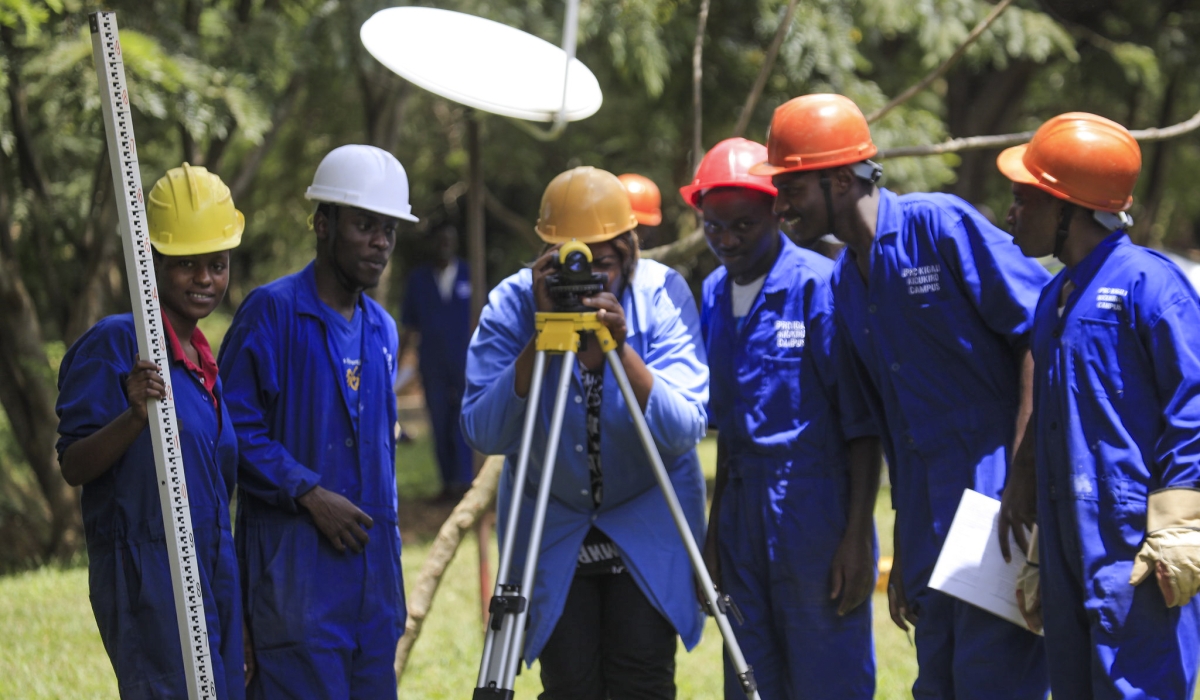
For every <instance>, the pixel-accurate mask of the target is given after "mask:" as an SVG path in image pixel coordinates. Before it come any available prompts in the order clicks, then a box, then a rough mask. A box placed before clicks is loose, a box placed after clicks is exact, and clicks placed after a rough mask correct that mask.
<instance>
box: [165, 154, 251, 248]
mask: <svg viewBox="0 0 1200 700" xmlns="http://www.w3.org/2000/svg"><path fill="white" fill-rule="evenodd" d="M146 223H147V225H148V227H149V229H150V244H151V245H153V246H154V249H155V250H157V251H158V252H159V253H161V254H163V255H172V256H180V255H205V254H207V253H216V252H219V251H222V250H229V249H230V248H236V247H237V246H238V244H239V243H241V242H242V231H243V230H245V228H246V219H245V217H244V216H242V212H240V211H238V210H237V209H236V208H234V206H233V196H232V195H231V194H230V192H229V187H227V186H226V185H225V183H224V182H223V181H222V180H221V178H220V177H219V176H217V175H216V174H214V173H210V172H208V170H207V169H205V168H203V167H201V166H198V165H189V164H188V163H184V164H183V165H181V166H180V167H178V168H171V169H170V170H168V171H167V173H166V175H163V176H162V177H161V178H159V180H158V182H156V183H154V187H153V188H152V189H151V190H150V194H149V195H147V196H146Z"/></svg>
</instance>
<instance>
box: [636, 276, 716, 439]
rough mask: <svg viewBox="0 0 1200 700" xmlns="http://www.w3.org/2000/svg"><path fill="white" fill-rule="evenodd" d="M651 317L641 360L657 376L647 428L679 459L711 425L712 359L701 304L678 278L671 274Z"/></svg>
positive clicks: (658, 296) (649, 402)
mask: <svg viewBox="0 0 1200 700" xmlns="http://www.w3.org/2000/svg"><path fill="white" fill-rule="evenodd" d="M651 314H652V324H651V333H652V336H651V337H650V338H649V340H648V342H647V343H646V351H645V355H643V357H642V361H643V362H645V363H646V367H647V368H648V369H649V370H650V373H651V374H653V375H654V384H653V385H652V386H651V388H650V398H649V400H648V401H647V402H646V411H645V416H646V423H647V425H648V426H649V427H650V433H651V435H652V436H653V437H654V442H655V443H656V444H657V445H658V449H659V451H660V452H662V453H663V455H664V456H666V455H670V456H675V455H680V454H683V453H684V452H687V451H688V450H690V449H692V448H694V447H695V446H696V443H698V442H700V438H702V437H704V432H705V429H706V427H707V424H708V415H707V412H706V411H705V408H704V407H705V405H706V404H707V403H708V354H707V353H706V352H705V351H704V343H703V341H702V339H701V336H700V315H699V314H698V313H697V311H696V302H695V300H694V299H693V298H692V292H691V290H690V289H688V286H687V283H686V282H684V281H683V277H681V276H680V275H679V273H677V272H675V271H674V270H669V271H667V276H666V280H665V281H664V284H663V287H662V288H661V289H659V290H658V291H657V292H656V293H655V295H654V308H653V309H652V310H651Z"/></svg>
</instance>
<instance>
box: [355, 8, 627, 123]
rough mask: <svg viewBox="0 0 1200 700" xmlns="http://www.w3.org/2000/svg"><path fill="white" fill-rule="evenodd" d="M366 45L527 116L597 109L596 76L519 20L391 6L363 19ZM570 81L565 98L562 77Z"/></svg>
mask: <svg viewBox="0 0 1200 700" xmlns="http://www.w3.org/2000/svg"><path fill="white" fill-rule="evenodd" d="M360 36H361V38H362V42H363V45H364V46H366V47H367V51H370V52H371V55H372V56H374V57H375V58H376V59H377V60H378V61H379V62H380V63H382V64H383V65H385V66H387V67H388V68H389V69H391V70H392V71H393V72H394V73H396V74H398V75H400V76H401V77H402V78H404V79H406V80H408V81H409V82H412V83H414V84H415V85H418V86H420V87H422V88H425V89H426V90H428V91H430V92H432V93H435V94H437V95H441V96H442V97H445V98H447V99H450V100H454V101H455V102H459V103H461V104H464V105H467V106H469V107H474V108H476V109H480V110H483V111H485V112H491V113H493V114H500V115H503V116H506V117H515V118H517V119H526V120H529V121H540V122H553V121H555V120H556V119H558V118H559V115H560V112H561V114H562V117H561V119H562V120H563V121H577V120H579V119H584V118H586V117H590V116H592V115H593V114H595V113H596V111H597V110H599V109H600V104H601V102H603V96H602V95H601V93H600V84H599V83H598V82H597V81H596V76H594V75H592V72H591V71H590V70H588V68H587V66H585V65H583V63H581V62H580V61H579V60H577V59H575V58H573V57H572V58H571V59H570V64H569V65H570V73H569V75H564V71H565V69H566V67H567V65H568V63H567V53H566V52H565V51H563V49H561V48H559V47H557V46H555V45H554V44H551V43H549V42H547V41H543V40H542V39H539V38H537V37H536V36H533V35H532V34H528V33H526V32H523V31H521V30H519V29H516V28H514V27H510V26H508V25H505V24H500V23H499V22H493V21H491V20H489V19H484V18H482V17H475V16H474V15H467V14H463V13H461V12H451V11H449V10H438V9H435V8H431V7H393V8H390V9H386V10H380V11H379V12H376V13H375V14H374V15H373V16H372V17H371V18H370V19H368V20H367V21H366V22H365V23H364V24H363V26H362V30H361V32H360ZM564 83H566V100H565V102H564V99H563V85H564Z"/></svg>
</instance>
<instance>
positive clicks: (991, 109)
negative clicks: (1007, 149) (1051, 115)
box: [946, 61, 1037, 203]
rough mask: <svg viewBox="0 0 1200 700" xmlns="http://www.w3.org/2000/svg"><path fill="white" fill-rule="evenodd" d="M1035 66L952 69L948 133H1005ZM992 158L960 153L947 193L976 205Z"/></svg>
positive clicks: (990, 153)
mask: <svg viewBox="0 0 1200 700" xmlns="http://www.w3.org/2000/svg"><path fill="white" fill-rule="evenodd" d="M1036 67H1037V66H1036V65H1035V64H1034V63H1032V62H1030V61H1013V62H1011V63H1010V64H1009V65H1008V67H1007V68H1005V69H1004V70H1000V71H994V72H988V73H985V74H978V73H973V72H971V71H970V70H968V69H967V68H966V67H965V66H959V67H958V69H956V70H952V71H951V72H950V74H949V75H948V76H947V82H948V86H949V90H948V93H947V95H946V107H947V110H946V111H947V119H946V122H947V125H948V126H949V127H950V134H951V135H952V136H954V137H956V138H957V137H963V136H978V135H980V134H1000V133H1004V132H1005V131H1007V128H1006V127H1008V126H1009V125H1010V124H1012V122H1013V117H1014V116H1015V114H1016V111H1017V109H1018V108H1019V107H1020V104H1021V97H1022V96H1023V95H1024V94H1025V89H1026V87H1027V86H1028V85H1029V80H1030V78H1031V77H1032V76H1033V73H1034V70H1035V69H1036ZM995 158H996V151H995V150H990V151H977V152H971V153H963V154H962V163H961V165H959V167H958V181H957V182H955V183H954V184H953V185H951V188H950V191H951V192H953V193H954V194H956V195H958V196H959V197H962V198H963V199H965V200H967V201H968V202H972V203H978V202H980V200H982V199H983V196H984V193H985V191H986V185H987V182H988V180H989V179H990V178H991V177H992V176H993V173H994V172H995V170H996V161H995Z"/></svg>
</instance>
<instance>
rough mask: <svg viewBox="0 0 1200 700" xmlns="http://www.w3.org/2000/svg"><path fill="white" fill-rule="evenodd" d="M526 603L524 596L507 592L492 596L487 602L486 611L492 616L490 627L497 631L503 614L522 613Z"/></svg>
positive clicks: (502, 619)
mask: <svg viewBox="0 0 1200 700" xmlns="http://www.w3.org/2000/svg"><path fill="white" fill-rule="evenodd" d="M527 604H528V601H526V600H525V596H520V595H512V594H509V593H506V594H504V595H494V596H492V602H491V603H489V604H488V612H489V613H491V616H492V629H493V630H495V631H497V632H499V631H500V627H501V626H502V623H503V621H504V617H503V616H504V615H517V614H519V613H523V612H525V606H526V605H527Z"/></svg>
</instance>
